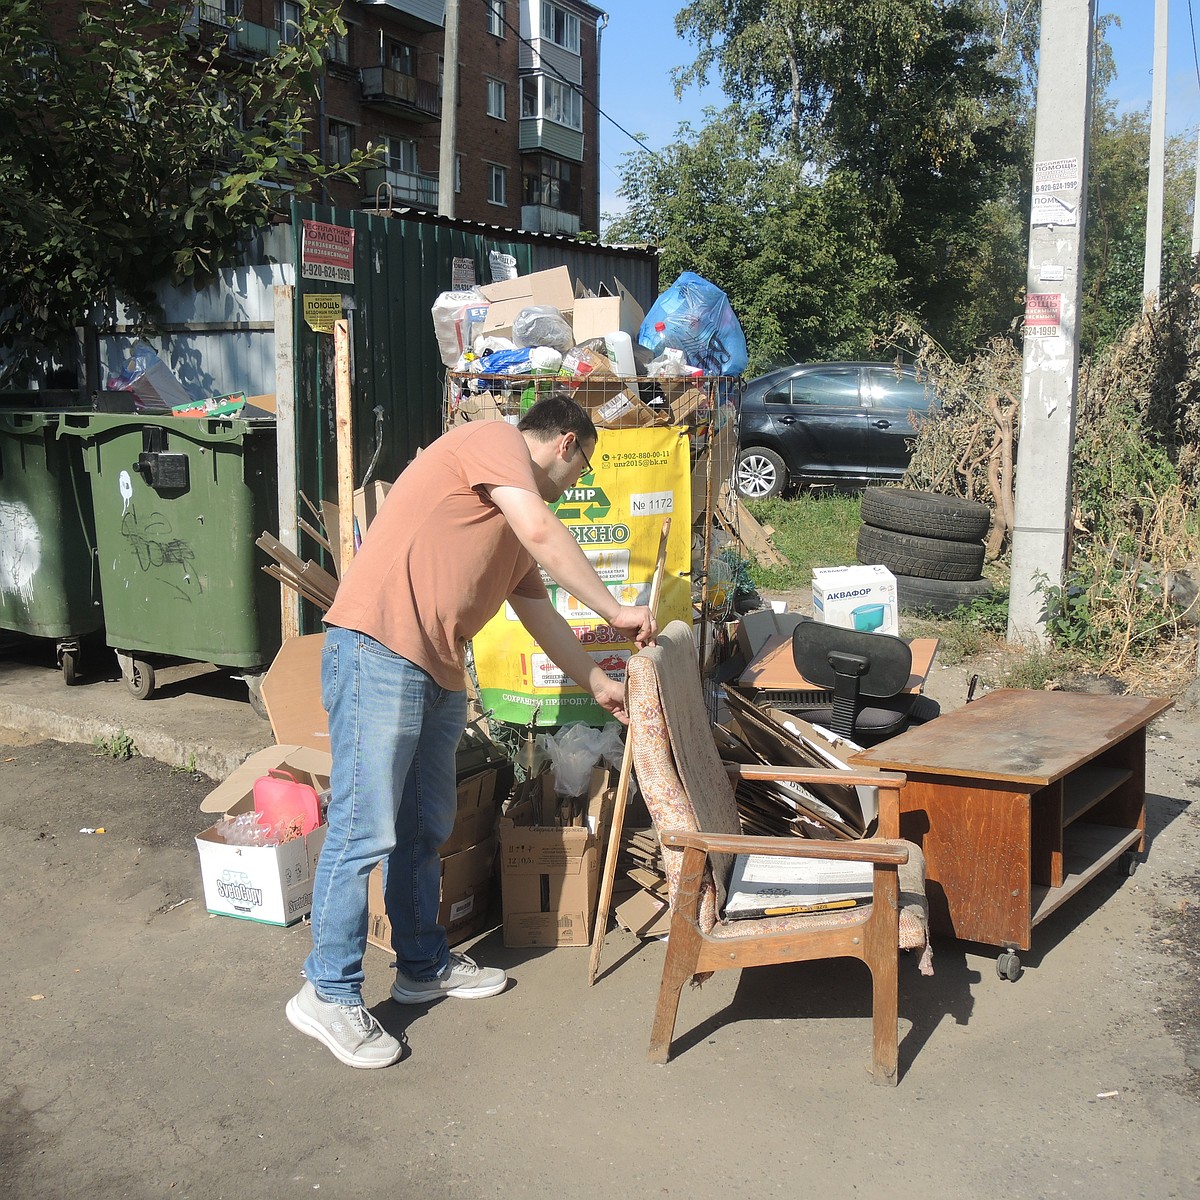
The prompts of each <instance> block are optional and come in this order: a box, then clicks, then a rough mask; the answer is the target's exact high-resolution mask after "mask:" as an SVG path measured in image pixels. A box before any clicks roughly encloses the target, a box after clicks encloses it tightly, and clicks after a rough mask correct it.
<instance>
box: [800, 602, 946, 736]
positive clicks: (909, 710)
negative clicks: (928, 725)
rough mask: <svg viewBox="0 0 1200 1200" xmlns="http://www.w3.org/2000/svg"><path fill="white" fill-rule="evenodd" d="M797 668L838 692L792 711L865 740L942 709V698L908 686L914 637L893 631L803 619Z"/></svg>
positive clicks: (927, 718)
mask: <svg viewBox="0 0 1200 1200" xmlns="http://www.w3.org/2000/svg"><path fill="white" fill-rule="evenodd" d="M792 658H793V660H794V661H795V663H796V670H798V671H799V672H800V674H801V675H803V676H804V678H805V679H807V680H808V681H809V682H810V683H813V684H815V685H816V686H817V687H819V688H823V689H825V691H827V692H829V693H832V695H830V696H827V697H821V698H820V699H817V698H816V697H814V700H815V701H816V702H815V703H812V704H811V705H809V704H806V703H805V701H804V700H803V699H798V700H797V702H795V703H793V704H790V705H788V711H789V712H791V713H793V714H794V715H795V716H798V717H800V718H801V719H802V720H805V721H808V722H809V723H810V724H812V725H822V726H824V727H825V728H827V729H832V730H833V732H834V733H836V734H837V735H838V736H839V737H844V738H849V739H850V740H851V741H852V742H857V743H858V744H859V745H860V746H874V745H876V744H878V743H879V742H882V741H886V740H887V739H888V738H890V737H895V736H896V734H898V733H903V732H904V730H905V729H907V728H908V727H909V726H910V725H923V724H924V723H925V722H926V721H932V720H933V718H934V717H937V716H939V715H940V714H941V711H942V710H941V707H940V706H939V705H938V703H937V701H936V700H931V699H929V697H928V696H921V695H918V694H916V693H913V692H907V691H905V688H907V687H908V681H909V677H910V676H911V675H912V651H911V650H909V648H908V643H907V642H904V641H902V640H901V639H900V638H898V637H893V636H892V635H891V634H888V633H861V632H859V631H858V630H856V629H843V628H841V627H840V626H837V625H826V624H824V623H823V622H820V621H802V622H801V623H800V624H799V625H797V626H796V628H795V630H794V632H793V633H792Z"/></svg>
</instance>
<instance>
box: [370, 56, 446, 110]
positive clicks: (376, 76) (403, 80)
mask: <svg viewBox="0 0 1200 1200" xmlns="http://www.w3.org/2000/svg"><path fill="white" fill-rule="evenodd" d="M362 98H363V103H364V104H381V105H386V106H387V107H388V108H390V109H392V111H393V112H395V113H397V114H398V115H400V116H402V117H406V118H407V119H408V120H410V121H440V120H441V119H442V99H441V97H440V96H439V95H438V89H437V84H436V83H431V82H430V81H429V80H427V79H417V78H416V76H414V75H405V74H402V73H401V72H400V71H393V70H392V69H391V68H390V67H363V70H362Z"/></svg>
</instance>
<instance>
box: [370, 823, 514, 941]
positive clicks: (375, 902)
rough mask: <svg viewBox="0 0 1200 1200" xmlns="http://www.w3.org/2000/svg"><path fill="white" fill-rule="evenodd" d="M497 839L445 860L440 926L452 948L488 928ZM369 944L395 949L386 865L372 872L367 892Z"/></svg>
mask: <svg viewBox="0 0 1200 1200" xmlns="http://www.w3.org/2000/svg"><path fill="white" fill-rule="evenodd" d="M495 864H496V839H495V838H494V837H491V838H488V840H487V841H486V842H481V843H480V844H479V845H478V846H470V847H468V848H467V849H466V850H460V851H458V853H456V854H451V855H448V856H445V857H443V858H442V902H441V905H440V906H439V908H438V924H439V925H441V926H442V927H443V928H444V929H445V930H446V937H447V939H448V941H449V943H450V945H451V946H457V945H458V943H459V942H462V941H465V940H466V939H467V938H469V937H473V936H474V935H475V934H476V933H479V932H480V931H481V930H482V929H484V928H485V927H486V926H487V921H488V909H489V906H490V905H491V900H492V880H493V878H494V877H495ZM367 941H368V942H369V943H370V944H371V945H372V946H378V947H379V948H380V949H381V950H387V951H389V952H390V951H391V949H392V924H391V922H390V921H389V920H388V916H387V909H386V908H385V907H384V903H383V865H382V864H380V865H379V866H377V867H376V868H375V870H373V871H372V872H371V878H370V881H369V884H368V891H367Z"/></svg>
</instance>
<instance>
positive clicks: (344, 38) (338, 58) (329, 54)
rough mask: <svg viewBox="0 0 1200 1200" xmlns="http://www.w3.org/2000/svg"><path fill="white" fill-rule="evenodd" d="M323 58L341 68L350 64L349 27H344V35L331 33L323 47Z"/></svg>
mask: <svg viewBox="0 0 1200 1200" xmlns="http://www.w3.org/2000/svg"><path fill="white" fill-rule="evenodd" d="M325 58H326V60H327V61H329V62H331V63H340V64H341V65H342V66H343V67H345V66H349V64H350V27H349V26H348V25H347V26H346V32H345V33H331V34H330V35H329V41H328V42H327V43H326V45H325Z"/></svg>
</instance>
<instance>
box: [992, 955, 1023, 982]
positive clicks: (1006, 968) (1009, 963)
mask: <svg viewBox="0 0 1200 1200" xmlns="http://www.w3.org/2000/svg"><path fill="white" fill-rule="evenodd" d="M996 974H997V975H999V976H1000V978H1001V979H1007V980H1008V981H1009V983H1016V982H1017V980H1018V979H1020V978H1021V959H1020V956H1019V955H1017V954H1016V953H1014V952H1013V951H1012V950H1005V951H1004V952H1003V953H1001V955H1000V957H999V958H997V959H996Z"/></svg>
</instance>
